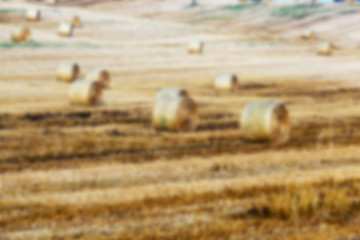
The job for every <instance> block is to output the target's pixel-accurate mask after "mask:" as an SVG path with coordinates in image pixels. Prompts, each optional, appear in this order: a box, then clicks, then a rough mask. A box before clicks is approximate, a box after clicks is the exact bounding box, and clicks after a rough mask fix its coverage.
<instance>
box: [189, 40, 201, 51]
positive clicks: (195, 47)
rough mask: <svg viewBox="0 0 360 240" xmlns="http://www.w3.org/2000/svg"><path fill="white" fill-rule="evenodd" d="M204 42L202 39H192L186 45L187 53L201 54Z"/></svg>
mask: <svg viewBox="0 0 360 240" xmlns="http://www.w3.org/2000/svg"><path fill="white" fill-rule="evenodd" d="M203 48H204V43H203V42H202V41H192V42H190V43H189V46H188V53H189V54H201V53H202V52H203Z"/></svg>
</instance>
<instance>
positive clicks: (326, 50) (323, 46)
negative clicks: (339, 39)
mask: <svg viewBox="0 0 360 240" xmlns="http://www.w3.org/2000/svg"><path fill="white" fill-rule="evenodd" d="M333 49H334V45H333V44H332V43H329V42H323V43H320V44H319V45H318V48H317V53H318V54H319V55H324V56H330V55H332V51H333Z"/></svg>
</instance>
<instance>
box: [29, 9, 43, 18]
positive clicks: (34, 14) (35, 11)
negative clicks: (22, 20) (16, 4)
mask: <svg viewBox="0 0 360 240" xmlns="http://www.w3.org/2000/svg"><path fill="white" fill-rule="evenodd" d="M40 19H41V11H40V10H38V9H28V10H27V11H26V20H28V21H39V20H40Z"/></svg>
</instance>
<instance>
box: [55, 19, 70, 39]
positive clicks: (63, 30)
mask: <svg viewBox="0 0 360 240" xmlns="http://www.w3.org/2000/svg"><path fill="white" fill-rule="evenodd" d="M72 34H73V27H72V25H71V23H68V22H62V23H60V25H59V28H58V35H59V36H61V37H71V36H72Z"/></svg>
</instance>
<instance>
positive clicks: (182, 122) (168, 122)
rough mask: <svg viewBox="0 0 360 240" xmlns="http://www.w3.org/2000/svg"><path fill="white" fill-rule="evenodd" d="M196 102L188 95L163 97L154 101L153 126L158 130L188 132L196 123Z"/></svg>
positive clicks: (193, 128) (192, 129)
mask: <svg viewBox="0 0 360 240" xmlns="http://www.w3.org/2000/svg"><path fill="white" fill-rule="evenodd" d="M198 117H199V116H198V110H197V105H196V103H195V102H194V101H193V100H192V99H190V98H188V97H163V98H161V99H160V100H159V101H157V102H156V104H155V108H154V111H153V116H152V120H153V126H154V128H155V129H156V130H159V131H172V132H190V131H194V130H195V129H196V127H197V124H198Z"/></svg>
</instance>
